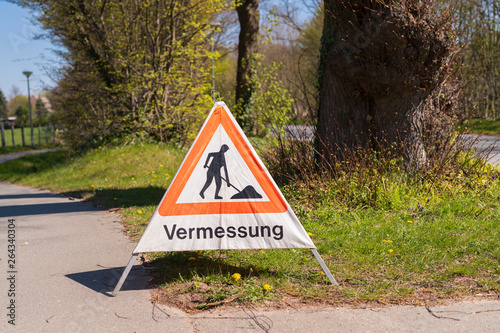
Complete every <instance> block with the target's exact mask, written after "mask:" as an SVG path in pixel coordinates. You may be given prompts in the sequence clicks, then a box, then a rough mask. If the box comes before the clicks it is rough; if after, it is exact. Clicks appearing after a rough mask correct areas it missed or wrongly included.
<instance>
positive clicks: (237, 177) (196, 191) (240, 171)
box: [177, 125, 269, 203]
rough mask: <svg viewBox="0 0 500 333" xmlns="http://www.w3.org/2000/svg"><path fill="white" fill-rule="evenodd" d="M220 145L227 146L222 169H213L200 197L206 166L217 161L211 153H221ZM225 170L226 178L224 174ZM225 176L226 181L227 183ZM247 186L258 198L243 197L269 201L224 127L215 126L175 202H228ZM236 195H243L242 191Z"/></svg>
mask: <svg viewBox="0 0 500 333" xmlns="http://www.w3.org/2000/svg"><path fill="white" fill-rule="evenodd" d="M224 146H227V150H226V151H225V152H224V153H223V154H224V160H225V169H224V166H223V167H222V168H221V170H220V171H221V172H220V173H221V174H220V175H218V174H217V173H216V172H215V173H216V175H214V177H213V179H212V181H211V182H210V184H208V187H207V189H206V190H205V191H204V192H203V197H202V196H201V195H200V193H201V190H202V189H203V187H204V185H205V184H206V183H207V181H210V179H209V177H210V175H209V174H210V170H209V168H208V166H209V165H211V163H217V161H215V160H214V156H217V155H214V153H215V154H218V153H219V152H221V147H224ZM209 155H210V156H209ZM205 166H207V167H205ZM226 169H227V171H228V173H227V177H226V175H225V170H226ZM216 176H217V177H219V176H220V177H221V179H220V180H221V186H220V190H219V192H218V194H219V195H218V196H219V197H220V198H221V199H216V190H217V184H216V179H215V177H216ZM226 178H227V180H229V184H230V185H229V186H228V185H227V181H226ZM248 186H252V187H253V188H254V189H255V191H256V193H258V194H259V195H260V197H259V196H257V195H255V198H246V199H247V200H251V201H269V199H268V198H267V196H266V194H265V192H264V191H263V190H262V187H261V186H260V184H259V182H258V181H257V179H255V177H253V175H252V172H251V171H250V169H249V168H248V166H247V164H246V163H245V161H244V160H243V158H242V157H241V155H240V153H239V152H238V150H237V149H236V147H235V146H234V144H233V142H232V141H231V139H230V138H229V136H228V134H227V133H226V131H225V130H224V127H222V125H219V127H218V128H217V130H216V131H215V134H214V136H213V137H212V139H211V140H210V142H209V143H208V145H207V148H206V149H205V151H204V152H203V155H202V156H201V158H200V160H199V161H198V163H197V165H196V167H195V168H194V170H193V173H192V174H191V177H189V180H188V181H187V183H186V186H185V187H184V189H183V190H182V192H181V195H180V196H179V199H177V203H194V202H198V203H202V202H230V201H232V200H233V201H234V200H236V199H231V198H232V197H234V196H236V197H238V194H239V193H242V191H243V189H244V188H247V187H248ZM240 196H244V194H243V195H240Z"/></svg>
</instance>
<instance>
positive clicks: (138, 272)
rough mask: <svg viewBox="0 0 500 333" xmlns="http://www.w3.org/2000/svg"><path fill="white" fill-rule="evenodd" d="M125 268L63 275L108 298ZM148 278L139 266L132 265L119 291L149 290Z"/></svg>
mask: <svg viewBox="0 0 500 333" xmlns="http://www.w3.org/2000/svg"><path fill="white" fill-rule="evenodd" d="M124 269H125V267H115V268H104V269H99V270H95V271H87V272H80V273H73V274H67V275H65V276H66V277H67V278H69V279H71V280H73V281H75V282H77V283H79V284H80V285H82V286H84V287H87V288H89V289H92V290H93V291H95V292H98V293H100V294H103V295H106V296H110V297H111V292H112V291H113V289H114V288H115V285H116V283H117V282H118V280H119V279H120V276H121V274H122V272H123V270H124ZM147 279H148V276H147V275H146V274H144V269H143V267H142V266H141V265H134V266H133V267H132V270H131V271H130V274H129V275H128V277H127V279H126V280H125V283H124V284H123V287H122V288H121V289H120V290H121V291H127V290H144V289H149V288H150V286H149V283H148V281H147Z"/></svg>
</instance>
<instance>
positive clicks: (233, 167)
mask: <svg viewBox="0 0 500 333" xmlns="http://www.w3.org/2000/svg"><path fill="white" fill-rule="evenodd" d="M264 248H312V249H314V248H315V246H314V244H313V242H312V241H311V239H310V238H309V236H308V235H307V233H306V231H305V230H304V228H303V227H302V225H301V224H300V222H299V221H298V219H297V217H296V216H295V214H294V213H293V211H292V210H291V209H290V206H289V205H288V203H287V202H286V200H285V198H284V197H283V195H282V194H281V192H280V190H279V189H278V187H277V186H276V184H275V182H274V181H273V179H272V177H271V175H270V174H269V172H268V171H267V169H266V167H265V166H264V164H263V163H262V161H261V160H260V159H259V157H258V156H257V154H256V153H255V150H254V149H253V148H252V146H251V144H250V142H249V141H248V139H247V138H246V136H245V134H244V133H243V131H242V130H241V128H240V127H239V126H238V124H237V122H236V121H235V120H234V118H233V116H232V115H231V112H230V111H229V109H228V108H227V107H226V105H225V104H224V103H223V102H217V103H215V105H214V107H213V109H212V111H211V112H210V114H209V116H208V118H207V120H206V121H205V124H204V125H203V127H202V129H201V130H200V133H199V134H198V136H197V138H196V140H195V141H194V143H193V145H192V146H191V149H190V150H189V152H188V154H187V155H186V157H185V159H184V162H183V163H182V165H181V167H180V168H179V171H178V172H177V174H176V176H175V178H174V179H173V181H172V183H171V184H170V187H169V188H168V190H167V192H166V193H165V195H164V197H163V199H162V201H161V202H160V205H159V206H158V208H157V209H156V211H155V213H154V215H153V217H152V218H151V220H150V222H149V224H148V226H147V228H146V230H145V231H144V234H143V235H142V237H141V239H140V240H139V243H138V244H137V246H136V248H135V249H134V253H141V252H158V251H189V250H215V249H264Z"/></svg>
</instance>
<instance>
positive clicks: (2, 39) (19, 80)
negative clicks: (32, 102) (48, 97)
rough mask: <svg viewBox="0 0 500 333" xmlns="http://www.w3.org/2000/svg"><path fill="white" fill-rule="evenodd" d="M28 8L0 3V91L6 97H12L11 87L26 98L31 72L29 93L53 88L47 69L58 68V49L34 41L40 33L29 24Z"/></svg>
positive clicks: (44, 42) (47, 42)
mask: <svg viewBox="0 0 500 333" xmlns="http://www.w3.org/2000/svg"><path fill="white" fill-rule="evenodd" d="M31 19H32V15H31V14H30V11H29V10H28V9H25V8H22V7H20V6H17V5H13V4H10V3H7V2H4V1H1V0H0V89H1V90H2V91H3V93H4V95H5V97H6V98H9V97H11V96H10V95H11V93H12V86H16V87H17V88H18V89H19V92H20V93H21V94H22V95H28V87H27V82H26V76H24V75H23V71H26V70H28V71H31V72H33V74H32V75H31V76H30V90H31V94H32V95H34V94H38V93H40V92H42V91H43V90H44V89H45V88H47V87H53V86H55V82H54V80H53V79H52V78H51V76H49V75H48V74H47V73H48V70H47V68H49V67H53V66H56V67H57V66H58V63H59V60H58V57H57V56H56V55H55V53H54V51H53V50H55V49H57V47H56V46H54V45H53V44H52V43H51V42H50V41H48V40H34V39H33V37H34V36H35V35H36V34H39V33H41V32H42V30H41V29H40V28H39V27H37V26H36V25H34V24H33V23H31V22H30V21H31Z"/></svg>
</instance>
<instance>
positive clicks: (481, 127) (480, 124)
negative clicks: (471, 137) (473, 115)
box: [461, 119, 500, 134]
mask: <svg viewBox="0 0 500 333" xmlns="http://www.w3.org/2000/svg"><path fill="white" fill-rule="evenodd" d="M461 129H462V130H466V129H470V131H471V132H473V133H484V134H500V119H497V120H485V119H470V120H468V121H467V124H465V125H462V126H461Z"/></svg>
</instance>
